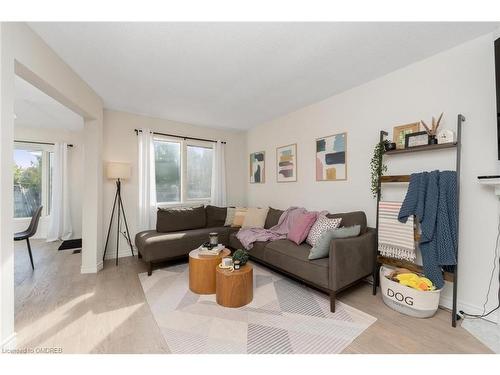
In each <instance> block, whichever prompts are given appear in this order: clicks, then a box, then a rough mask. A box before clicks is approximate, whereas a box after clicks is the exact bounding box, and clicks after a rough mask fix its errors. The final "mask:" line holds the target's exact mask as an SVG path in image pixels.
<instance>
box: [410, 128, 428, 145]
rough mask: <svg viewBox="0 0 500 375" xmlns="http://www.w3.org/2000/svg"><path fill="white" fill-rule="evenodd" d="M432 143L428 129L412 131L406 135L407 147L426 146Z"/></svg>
mask: <svg viewBox="0 0 500 375" xmlns="http://www.w3.org/2000/svg"><path fill="white" fill-rule="evenodd" d="M428 144H430V137H429V135H428V134H427V132H426V131H423V132H417V133H410V134H406V136H405V148H411V147H417V146H425V145H428Z"/></svg>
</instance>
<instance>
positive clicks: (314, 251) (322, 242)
mask: <svg viewBox="0 0 500 375" xmlns="http://www.w3.org/2000/svg"><path fill="white" fill-rule="evenodd" d="M359 232H361V226H360V225H353V226H352V227H342V228H337V229H329V230H327V231H326V232H325V233H323V234H322V235H321V236H320V238H319V239H318V240H317V241H316V245H314V247H312V248H311V250H310V252H309V260H313V259H321V258H328V257H329V256H330V243H331V242H332V240H334V239H336V238H349V237H357V236H359Z"/></svg>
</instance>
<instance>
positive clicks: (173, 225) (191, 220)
mask: <svg viewBox="0 0 500 375" xmlns="http://www.w3.org/2000/svg"><path fill="white" fill-rule="evenodd" d="M206 223H207V218H206V216H205V207H203V206H200V207H183V208H159V209H158V212H157V219H156V231H157V232H160V233H167V232H177V231H181V230H188V229H198V228H204V227H205V226H206Z"/></svg>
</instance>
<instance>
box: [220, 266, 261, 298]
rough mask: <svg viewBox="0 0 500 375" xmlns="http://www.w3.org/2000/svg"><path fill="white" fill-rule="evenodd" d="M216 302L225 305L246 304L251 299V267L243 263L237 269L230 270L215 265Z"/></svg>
mask: <svg viewBox="0 0 500 375" xmlns="http://www.w3.org/2000/svg"><path fill="white" fill-rule="evenodd" d="M216 273H217V281H216V284H217V287H216V290H217V298H216V299H217V303H218V304H219V305H221V306H225V307H241V306H245V305H248V304H249V303H250V302H252V299H253V268H252V265H251V264H248V263H247V264H245V265H244V266H243V267H241V268H240V269H239V270H234V271H232V272H231V271H230V270H228V269H222V268H220V267H217V271H216Z"/></svg>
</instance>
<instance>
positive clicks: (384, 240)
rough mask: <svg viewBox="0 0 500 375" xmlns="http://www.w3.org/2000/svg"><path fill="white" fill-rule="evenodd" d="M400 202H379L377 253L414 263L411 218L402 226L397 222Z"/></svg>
mask: <svg viewBox="0 0 500 375" xmlns="http://www.w3.org/2000/svg"><path fill="white" fill-rule="evenodd" d="M401 205H402V202H382V201H381V202H379V217H378V219H379V224H378V225H379V230H378V251H379V252H380V254H381V255H383V256H386V257H390V258H398V259H404V260H408V261H414V260H415V258H416V254H415V239H414V235H413V216H410V217H409V218H408V221H407V222H406V223H405V224H403V223H400V222H399V221H398V214H399V210H400V209H401Z"/></svg>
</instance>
